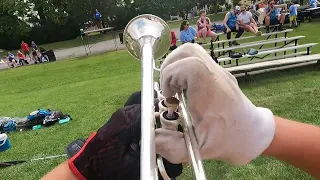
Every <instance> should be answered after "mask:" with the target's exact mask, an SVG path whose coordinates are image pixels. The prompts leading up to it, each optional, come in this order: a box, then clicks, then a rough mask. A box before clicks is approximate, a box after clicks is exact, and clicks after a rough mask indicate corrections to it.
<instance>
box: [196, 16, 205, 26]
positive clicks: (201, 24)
mask: <svg viewBox="0 0 320 180" xmlns="http://www.w3.org/2000/svg"><path fill="white" fill-rule="evenodd" d="M197 25H198V27H200V28H203V27H205V26H206V21H205V20H204V21H203V22H202V19H201V17H200V18H199V19H198V21H197Z"/></svg>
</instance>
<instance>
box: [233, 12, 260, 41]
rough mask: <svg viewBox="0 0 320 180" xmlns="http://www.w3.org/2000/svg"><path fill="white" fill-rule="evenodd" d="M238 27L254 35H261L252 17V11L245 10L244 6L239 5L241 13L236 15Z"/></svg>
mask: <svg viewBox="0 0 320 180" xmlns="http://www.w3.org/2000/svg"><path fill="white" fill-rule="evenodd" d="M238 21H239V25H240V27H242V28H244V29H245V30H246V31H248V32H251V33H253V34H254V35H256V36H261V31H259V30H258V28H257V23H256V21H255V20H254V19H253V17H252V13H251V12H249V11H247V9H246V7H245V6H242V7H241V13H240V14H239V15H238Z"/></svg>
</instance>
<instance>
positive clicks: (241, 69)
mask: <svg viewBox="0 0 320 180" xmlns="http://www.w3.org/2000/svg"><path fill="white" fill-rule="evenodd" d="M318 60H320V54H314V55H308V56H299V57H293V58H287V59H280V60H274V61H265V62H259V63H253V64H247V65H241V66H234V67H229V68H226V69H227V70H228V71H229V72H230V73H233V74H236V73H246V72H250V71H258V70H262V69H268V68H274V67H280V66H286V65H293V64H299V63H306V62H311V61H318Z"/></svg>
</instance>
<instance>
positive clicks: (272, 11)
mask: <svg viewBox="0 0 320 180" xmlns="http://www.w3.org/2000/svg"><path fill="white" fill-rule="evenodd" d="M265 11H266V15H265V18H264V22H265V25H266V29H267V31H266V33H269V32H270V25H279V27H278V30H279V31H282V30H283V27H282V26H283V24H284V20H285V15H284V14H282V13H280V12H279V11H278V9H277V6H276V5H275V2H274V1H273V0H271V1H270V2H269V6H268V7H267V8H266V10H265Z"/></svg>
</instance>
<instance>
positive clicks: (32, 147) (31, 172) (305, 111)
mask: <svg viewBox="0 0 320 180" xmlns="http://www.w3.org/2000/svg"><path fill="white" fill-rule="evenodd" d="M319 76H320V72H319V71H317V70H316V69H315V68H313V67H307V68H300V69H293V70H290V71H285V72H284V71H283V72H273V73H268V74H263V75H258V76H254V77H253V80H250V81H249V80H247V79H240V81H239V82H240V86H241V88H242V90H243V91H244V93H245V94H246V95H247V96H248V97H249V98H250V99H251V100H252V101H253V102H254V103H255V104H256V105H258V106H263V107H269V108H271V109H272V110H273V112H274V113H275V114H276V115H279V116H283V117H286V118H290V119H297V120H300V121H302V122H307V123H313V124H318V125H320V118H319V117H320V107H319V106H318V105H319V103H320V96H319V94H320V79H319ZM0 84H1V88H0V99H1V101H0V115H1V116H18V117H21V116H26V115H27V114H28V113H30V112H31V111H33V110H35V109H37V108H50V109H53V110H61V111H63V112H66V113H69V114H70V115H71V116H72V118H73V120H72V121H71V122H69V123H67V124H64V125H55V126H52V127H49V128H42V129H40V130H36V131H23V132H16V133H11V134H9V139H10V141H11V143H12V148H11V149H10V150H8V151H6V152H2V153H0V161H11V160H20V159H31V158H38V157H43V156H50V155H58V154H63V153H64V148H65V146H66V145H67V144H68V143H70V142H71V141H73V140H74V139H77V138H86V137H87V136H88V135H89V134H90V133H91V132H92V131H95V130H97V129H98V128H99V127H100V126H102V125H103V124H104V123H105V122H106V119H108V118H109V117H110V116H111V114H112V112H114V111H115V110H116V109H118V108H120V107H122V106H123V104H124V102H125V101H126V99H127V98H128V96H129V95H130V94H131V93H132V92H134V91H137V90H139V89H140V85H141V73H140V61H136V60H133V59H132V57H131V56H130V55H129V54H128V53H127V52H125V51H117V52H110V53H107V54H101V55H95V56H91V57H88V58H78V59H71V60H65V61H57V62H54V63H49V64H41V65H34V66H28V67H22V68H16V69H9V70H3V71H0ZM63 161H65V158H57V159H54V160H45V161H38V162H31V163H25V164H21V165H16V166H13V167H9V168H5V169H1V170H0V174H1V176H0V179H4V180H34V179H39V178H40V177H41V176H43V175H44V174H46V173H47V172H48V171H50V170H52V169H53V168H54V167H55V166H57V165H58V164H59V163H61V162H63ZM205 168H206V173H207V176H208V179H229V180H233V179H248V180H249V179H250V180H251V179H279V180H283V179H288V180H289V179H290V180H292V179H299V180H302V179H303V180H307V179H312V178H311V177H310V176H308V175H307V174H305V173H303V172H301V171H300V170H298V169H296V168H294V167H291V166H288V165H286V164H285V163H282V162H280V161H277V160H273V159H271V158H265V157H260V158H258V159H256V160H255V161H254V162H252V163H251V164H249V165H247V166H242V167H234V166H230V165H227V164H225V163H223V162H218V161H213V160H212V161H206V162H205ZM191 173H192V171H191V169H190V168H185V171H184V174H183V176H182V177H181V178H180V179H188V180H189V179H190V180H192V179H193V177H192V175H191Z"/></svg>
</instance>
